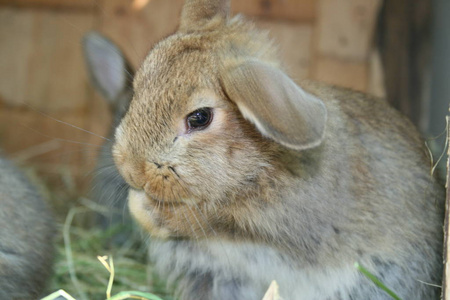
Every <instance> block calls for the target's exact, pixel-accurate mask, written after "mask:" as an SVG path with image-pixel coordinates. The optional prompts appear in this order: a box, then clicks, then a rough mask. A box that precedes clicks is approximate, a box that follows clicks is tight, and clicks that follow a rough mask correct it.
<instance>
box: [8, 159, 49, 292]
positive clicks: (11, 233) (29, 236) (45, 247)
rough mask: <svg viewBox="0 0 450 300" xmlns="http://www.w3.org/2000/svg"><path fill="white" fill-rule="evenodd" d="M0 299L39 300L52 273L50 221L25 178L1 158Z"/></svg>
mask: <svg viewBox="0 0 450 300" xmlns="http://www.w3.org/2000/svg"><path fill="white" fill-rule="evenodd" d="M0 204H1V209H0V299H15V300H18V299H24V300H25V299H38V298H39V296H42V295H41V293H42V292H43V289H44V287H45V283H46V281H47V279H48V278H49V275H50V273H51V267H52V266H51V265H52V261H53V236H54V233H55V225H54V222H53V218H52V216H51V214H50V212H49V210H48V208H47V206H46V205H45V203H44V201H43V200H42V198H41V197H40V195H39V193H38V192H37V190H36V189H35V187H34V186H32V185H31V184H30V183H29V181H28V180H27V179H26V178H25V176H24V175H23V174H22V173H21V172H20V171H19V170H18V169H17V168H16V167H15V166H13V165H12V164H11V163H10V162H9V161H7V160H6V159H4V158H3V157H0Z"/></svg>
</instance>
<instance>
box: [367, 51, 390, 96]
mask: <svg viewBox="0 0 450 300" xmlns="http://www.w3.org/2000/svg"><path fill="white" fill-rule="evenodd" d="M368 76H369V78H368V87H367V92H368V93H369V94H371V95H374V96H377V97H382V98H385V97H386V88H385V86H384V70H383V64H382V63H381V57H380V53H379V52H378V51H377V50H372V51H371V53H370V57H369V74H368Z"/></svg>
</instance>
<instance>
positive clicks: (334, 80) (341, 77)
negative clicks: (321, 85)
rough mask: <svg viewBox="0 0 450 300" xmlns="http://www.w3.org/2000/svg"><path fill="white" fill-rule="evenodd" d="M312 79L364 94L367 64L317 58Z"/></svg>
mask: <svg viewBox="0 0 450 300" xmlns="http://www.w3.org/2000/svg"><path fill="white" fill-rule="evenodd" d="M312 78H313V79H315V80H318V81H322V82H325V83H328V84H333V85H338V86H343V87H348V88H351V89H354V90H357V91H362V92H366V91H367V87H368V65H367V62H352V61H344V60H341V59H337V58H334V57H328V56H317V57H316V58H315V62H314V66H313V70H312Z"/></svg>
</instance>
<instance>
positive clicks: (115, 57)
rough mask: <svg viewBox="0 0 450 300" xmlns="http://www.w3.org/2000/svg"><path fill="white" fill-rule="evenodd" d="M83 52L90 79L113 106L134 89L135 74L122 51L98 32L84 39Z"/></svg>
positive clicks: (117, 104) (89, 34) (91, 33)
mask: <svg viewBox="0 0 450 300" xmlns="http://www.w3.org/2000/svg"><path fill="white" fill-rule="evenodd" d="M83 51H84V57H85V61H86V64H87V67H88V70H89V75H90V79H91V81H92V82H93V85H94V86H95V88H96V89H97V90H98V91H99V92H100V93H101V94H102V96H103V97H104V98H106V99H107V100H108V101H109V102H110V103H111V104H112V105H113V106H119V105H123V103H117V102H118V101H121V99H122V98H123V97H120V96H121V95H123V94H124V93H126V92H128V91H130V90H131V89H132V79H133V78H132V77H133V72H132V71H131V68H130V67H129V64H128V63H127V61H126V59H125V58H124V56H123V54H122V52H121V51H120V49H119V48H118V47H117V46H116V45H114V44H113V43H112V42H111V41H110V40H109V39H107V38H106V37H104V36H103V35H101V34H100V33H98V32H94V31H92V32H89V33H87V34H86V35H85V36H84V37H83Z"/></svg>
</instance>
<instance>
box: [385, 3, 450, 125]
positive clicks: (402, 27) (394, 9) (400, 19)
mask: <svg viewBox="0 0 450 300" xmlns="http://www.w3.org/2000/svg"><path fill="white" fill-rule="evenodd" d="M431 12H432V3H431V1H422V0H396V1H386V2H385V4H384V6H383V9H382V11H381V18H380V20H381V22H380V26H379V28H380V31H379V32H378V35H379V36H380V38H379V39H378V41H379V44H378V45H377V46H378V47H379V49H380V53H381V59H382V62H383V66H384V70H385V85H386V93H387V98H388V100H389V102H390V103H391V104H392V105H393V106H394V107H395V108H397V109H398V110H400V111H401V112H403V113H404V114H405V115H407V116H408V117H409V118H410V119H411V121H412V122H413V123H414V124H415V125H416V126H420V127H422V129H423V124H421V123H422V118H423V117H424V116H423V112H424V107H427V106H428V105H429V104H428V103H426V101H428V100H427V98H428V97H424V95H427V94H428V93H429V92H428V90H427V89H428V88H429V87H428V85H429V82H428V79H427V77H426V76H428V73H429V65H430V60H431V31H430V29H431V25H432V14H431ZM445 18H447V16H445ZM443 28H445V27H443ZM445 35H447V33H445ZM436 41H438V39H436ZM445 55H447V54H445ZM445 59H447V57H445ZM441 117H444V116H443V114H442V115H441Z"/></svg>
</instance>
